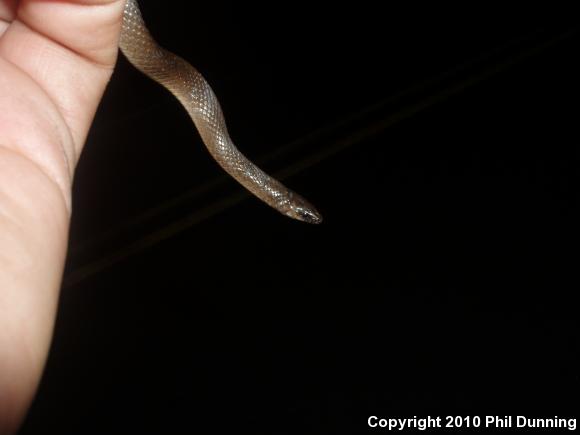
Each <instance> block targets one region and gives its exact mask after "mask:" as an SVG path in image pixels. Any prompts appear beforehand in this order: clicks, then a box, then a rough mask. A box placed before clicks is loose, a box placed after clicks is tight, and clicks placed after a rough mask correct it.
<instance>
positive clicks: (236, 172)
mask: <svg viewBox="0 0 580 435" xmlns="http://www.w3.org/2000/svg"><path fill="white" fill-rule="evenodd" d="M119 47H120V48H121V51H122V52H123V54H124V55H125V56H126V57H127V59H129V62H131V63H132V64H133V66H135V67H136V68H137V69H138V70H139V71H141V72H142V73H144V74H145V75H147V76H148V77H150V78H151V79H153V80H154V81H156V82H157V83H159V84H160V85H162V86H163V87H165V88H166V89H167V90H169V92H171V93H172V94H173V95H174V96H175V97H176V98H177V99H178V100H179V101H180V102H181V104H182V105H183V107H184V108H185V110H187V113H188V114H189V116H190V117H191V119H192V121H193V122H194V124H195V126H196V127H197V130H198V131H199V134H200V136H201V138H202V140H203V143H204V144H205V146H206V147H207V149H208V151H209V152H210V154H211V155H212V156H213V158H214V159H215V160H216V161H217V162H218V163H219V165H220V166H221V167H222V168H223V169H224V170H225V171H226V172H227V173H228V174H230V175H231V176H232V177H233V178H235V179H236V180H237V181H238V182H239V183H240V184H242V185H243V186H244V187H245V188H246V189H248V190H249V191H250V192H252V193H253V194H254V195H256V196H257V197H258V198H260V199H261V200H262V201H264V202H265V203H266V204H268V205H270V206H272V207H273V208H275V209H276V210H278V211H279V212H280V213H282V214H285V215H286V216H289V217H291V218H294V219H298V220H301V221H304V222H308V223H320V222H321V221H322V217H321V215H320V213H318V211H316V209H315V208H314V207H313V206H312V205H311V204H310V203H309V202H308V201H306V200H305V199H304V198H302V197H301V196H300V195H298V194H297V193H295V192H293V191H291V190H290V189H288V188H287V187H285V186H284V185H283V184H282V183H280V182H279V181H277V180H275V179H274V178H272V177H270V176H269V175H268V174H266V173H265V172H263V171H262V170H261V169H260V168H258V167H257V166H256V165H254V164H253V163H252V162H251V161H250V160H248V159H247V158H246V157H245V156H244V155H243V154H242V153H241V152H240V151H238V149H237V148H236V146H235V145H234V143H233V142H232V140H231V139H230V136H229V134H228V130H227V127H226V124H225V120H224V116H223V113H222V110H221V108H220V105H219V102H218V100H217V97H216V96H215V94H214V92H213V91H212V89H211V87H210V86H209V84H208V83H207V82H206V81H205V79H204V78H203V76H202V75H201V74H200V73H199V72H198V71H197V70H196V69H195V68H194V67H192V66H191V65H190V64H189V63H188V62H186V61H185V60H183V59H182V58H181V57H179V56H177V55H175V54H173V53H171V52H169V51H167V50H165V49H164V48H162V47H160V46H159V45H158V44H157V42H156V41H155V40H154V39H153V37H152V36H151V34H150V33H149V31H148V30H147V27H146V26H145V22H144V21H143V18H142V16H141V12H140V11H139V6H138V5H137V1H136V0H127V3H126V6H125V12H124V18H123V25H122V29H121V38H120V41H119Z"/></svg>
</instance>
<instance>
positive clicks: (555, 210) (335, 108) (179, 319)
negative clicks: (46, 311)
mask: <svg viewBox="0 0 580 435" xmlns="http://www.w3.org/2000/svg"><path fill="white" fill-rule="evenodd" d="M377 3H378V2H377ZM142 4H143V13H144V15H145V18H146V21H147V22H148V23H149V26H150V28H151V30H152V32H153V33H154V34H155V35H156V37H157V39H158V40H159V42H161V43H162V44H163V45H165V46H166V47H168V48H170V49H171V50H172V51H175V52H177V53H179V54H180V55H182V56H183V57H185V58H186V59H188V60H189V61H190V62H191V63H192V64H193V65H195V66H196V67H197V68H198V69H199V70H201V71H202V72H203V73H204V75H205V76H206V77H207V79H208V80H209V81H210V83H211V84H212V86H213V87H214V90H215V91H216V93H217V95H218V96H219V97H220V100H221V102H222V106H223V108H224V111H225V114H226V118H227V119H228V124H229V127H230V132H231V134H232V136H233V138H234V140H235V141H236V143H237V144H238V145H239V147H240V149H242V150H243V151H244V152H245V153H246V154H247V155H248V156H249V157H251V158H252V159H253V160H255V161H257V162H259V163H260V164H261V165H262V166H263V167H264V169H266V170H268V171H269V172H272V173H275V174H278V175H280V176H281V177H282V178H284V180H285V182H286V183H287V184H288V185H289V186H291V187H292V188H295V190H297V191H298V192H300V193H302V194H304V196H306V197H307V198H309V199H310V200H311V201H312V202H313V203H315V204H316V205H317V207H318V208H319V209H320V210H321V212H322V213H323V215H324V217H325V222H324V223H323V224H322V225H320V226H309V225H306V224H301V223H299V222H294V221H291V220H289V219H287V218H285V217H283V216H281V215H279V214H277V213H276V212H275V211H272V210H270V209H269V208H268V207H267V206H265V205H263V204H261V203H260V202H259V201H258V200H256V199H254V198H253V197H250V196H249V195H247V194H246V193H245V192H244V191H243V190H242V188H241V187H239V186H238V185H237V184H236V183H235V182H234V181H232V180H230V179H229V178H228V177H227V176H225V175H224V174H223V173H222V172H221V170H220V169H219V168H218V167H217V165H216V164H215V163H214V162H213V161H212V160H211V158H210V157H209V155H208V154H207V152H206V151H205V149H204V148H203V146H202V145H201V142H200V139H199V137H198V136H197V133H196V132H195V130H194V128H193V126H192V125H191V123H190V121H189V119H188V117H187V115H186V114H185V112H184V111H183V110H182V109H181V108H180V106H179V105H178V104H177V102H176V101H174V99H173V97H172V96H171V95H170V94H168V93H167V92H166V91H164V90H163V89H162V88H160V87H159V86H157V85H155V84H154V83H152V82H150V81H149V80H148V79H146V78H145V77H143V76H141V75H140V74H139V73H137V72H136V71H135V70H133V69H132V68H131V67H130V66H129V65H128V63H127V62H126V61H125V59H123V58H121V59H120V62H119V67H118V69H117V71H116V73H115V75H114V77H113V80H112V82H111V84H110V86H109V89H108V91H107V94H106V95H105V99H104V101H103V104H102V105H101V108H100V111H99V113H98V115H97V118H96V121H95V124H94V127H93V130H92V133H91V136H90V138H89V141H88V144H87V148H86V151H85V154H84V155H83V157H82V159H81V162H80V165H79V168H78V172H77V178H76V184H75V211H74V216H73V222H72V229H71V246H70V257H69V261H68V265H67V270H66V273H65V280H64V284H63V292H62V302H61V306H60V312H59V317H58V321H57V325H56V331H55V338H54V346H53V348H52V351H51V354H50V357H49V360H48V365H47V369H46V374H45V377H44V379H43V381H42V384H41V386H40V390H39V394H38V397H37V400H36V402H35V403H34V405H33V407H32V409H31V412H30V414H29V418H28V420H27V422H26V423H25V425H24V428H23V430H22V434H41V433H58V434H60V435H64V434H103V433H108V434H110V433H124V434H126V433H139V434H142V433H143V434H149V433H151V434H160V433H203V434H211V433H229V434H231V433H236V434H245V433H252V434H261V433H264V434H265V433H268V434H295V433H300V434H326V433H329V434H330V433H333V434H334V433H336V434H355V433H362V432H365V431H368V429H367V426H366V419H367V418H368V417H369V416H370V415H378V416H381V417H412V416H414V415H417V416H426V415H432V416H433V415H486V414H494V415H495V414H497V415H517V414H522V413H523V414H525V415H530V416H531V415H541V416H545V417H553V416H554V415H558V416H568V417H571V416H573V415H574V412H576V411H577V410H578V406H579V405H580V401H579V397H578V392H579V386H580V377H579V373H578V367H579V366H580V364H579V360H578V344H579V343H578V309H577V304H576V303H575V298H574V296H575V293H577V291H578V280H577V267H578V266H577V265H578V256H577V249H578V240H577V238H575V237H574V233H575V230H576V229H577V227H578V222H579V219H578V218H579V213H578V167H579V164H580V162H579V159H578V145H579V137H580V134H579V132H578V101H579V97H580V90H579V86H578V77H580V68H579V66H578V54H579V47H580V45H579V34H578V32H577V30H578V24H577V20H574V19H573V17H574V15H573V14H572V13H571V11H565V10H550V11H547V10H545V9H540V8H539V7H538V8H537V9H533V8H530V6H529V5H526V6H525V8H524V7H523V9H519V10H513V11H510V10H506V9H505V8H488V7H487V6H486V5H484V4H481V5H476V4H473V5H471V6H469V7H466V6H464V7H463V8H459V9H458V8H451V7H449V8H442V7H441V6H440V5H437V7H434V6H432V7H425V6H424V5H421V6H419V5H409V6H408V7H401V6H396V7H395V6H392V5H391V2H388V3H386V6H385V5H382V6H378V4H376V3H375V2H368V1H358V2H349V3H347V4H345V5H343V6H340V5H337V4H334V3H330V2H329V3H322V2H306V1H293V2H271V3H270V4H269V5H266V4H261V3H256V2H234V1H230V2H228V1H211V2H187V3H186V2H181V3H177V4H178V7H179V8H180V9H179V11H178V12H177V13H176V12H175V10H174V8H173V7H170V6H168V4H167V3H166V2H153V1H148V2H145V1H142ZM575 21H576V22H575Z"/></svg>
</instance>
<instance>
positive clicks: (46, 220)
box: [0, 0, 124, 434]
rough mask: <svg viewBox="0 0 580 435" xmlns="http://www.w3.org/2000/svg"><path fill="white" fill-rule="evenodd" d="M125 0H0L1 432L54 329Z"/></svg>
mask: <svg viewBox="0 0 580 435" xmlns="http://www.w3.org/2000/svg"><path fill="white" fill-rule="evenodd" d="M123 4H124V1H123V0H0V434H10V433H13V432H15V431H16V430H17V428H18V426H19V424H20V422H21V420H22V418H23V416H24V415H25V412H26V410H27V408H28V406H29V404H30V402H31V400H32V398H33V396H34V393H35V391H36V388H37V385H38V381H39V379H40V376H41V374H42V370H43V367H44V363H45V360H46V355H47V353H48V348H49V344H50V341H51V336H52V329H53V323H54V318H55V311H56V306H57V299H58V292H59V288H60V283H61V275H62V269H63V265H64V260H65V255H66V246H67V235H68V225H69V217H70V211H71V182H72V177H73V172H74V168H75V166H76V163H77V160H78V157H79V155H80V153H81V151H82V148H83V144H84V142H85V139H86V136H87V132H88V129H89V126H90V124H91V121H92V119H93V116H94V113H95V111H96V108H97V106H98V104H99V101H100V99H101V96H102V93H103V91H104V88H105V86H106V84H107V82H108V80H109V78H110V76H111V73H112V70H113V67H114V64H115V61H116V57H117V52H118V50H117V46H118V34H119V29H120V24H121V20H122V15H123Z"/></svg>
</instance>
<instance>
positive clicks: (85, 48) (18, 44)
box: [0, 0, 125, 163]
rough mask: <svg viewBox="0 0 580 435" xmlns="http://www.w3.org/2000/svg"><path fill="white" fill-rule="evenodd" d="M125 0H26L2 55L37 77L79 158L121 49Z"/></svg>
mask: <svg viewBox="0 0 580 435" xmlns="http://www.w3.org/2000/svg"><path fill="white" fill-rule="evenodd" d="M124 3H125V2H124V0H20V1H19V2H18V6H17V8H16V10H15V11H14V12H15V14H14V19H13V21H12V23H10V25H9V27H8V28H7V30H6V32H5V33H4V35H3V36H2V38H1V39H0V56H1V57H3V58H4V59H7V60H8V61H10V62H11V63H12V64H14V65H15V66H16V67H18V68H19V69H20V70H23V71H24V72H25V73H26V74H27V75H28V76H29V77H31V78H32V79H33V80H34V81H35V82H36V83H37V84H38V85H39V86H40V87H41V88H42V89H43V91H44V93H46V94H47V95H48V97H49V98H50V99H51V100H52V101H53V103H54V104H55V105H56V107H57V109H58V110H59V112H60V114H61V116H62V118H63V120H64V121H65V123H66V125H67V126H68V129H69V131H70V134H71V138H72V141H73V143H72V147H71V149H70V150H67V154H71V155H69V156H67V157H68V158H69V160H70V161H71V162H73V163H74V162H76V160H77V159H78V155H79V154H80V151H81V149H82V146H83V144H84V142H85V139H86V135H87V133H88V130H89V127H90V124H91V122H92V119H93V116H94V113H95V111H96V109H97V106H98V103H99V101H100V98H101V96H102V94H103V92H104V89H105V86H106V84H107V82H108V80H109V78H110V76H111V73H112V71H113V67H114V65H115V62H116V58H117V52H118V39H119V30H120V26H121V21H122V17H123V7H124Z"/></svg>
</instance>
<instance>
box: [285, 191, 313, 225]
mask: <svg viewBox="0 0 580 435" xmlns="http://www.w3.org/2000/svg"><path fill="white" fill-rule="evenodd" d="M284 208H285V209H286V210H285V211H284V212H283V213H284V214H285V215H286V216H288V217H291V218H292V219H296V220H298V221H301V222H306V223H308V224H320V223H321V222H322V215H321V214H320V213H319V212H318V210H316V208H315V207H314V206H313V205H312V204H310V203H309V202H308V201H307V200H305V199H304V198H302V197H301V196H300V195H298V194H297V193H295V192H292V194H291V196H290V198H289V200H288V203H287V204H286V207H284Z"/></svg>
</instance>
